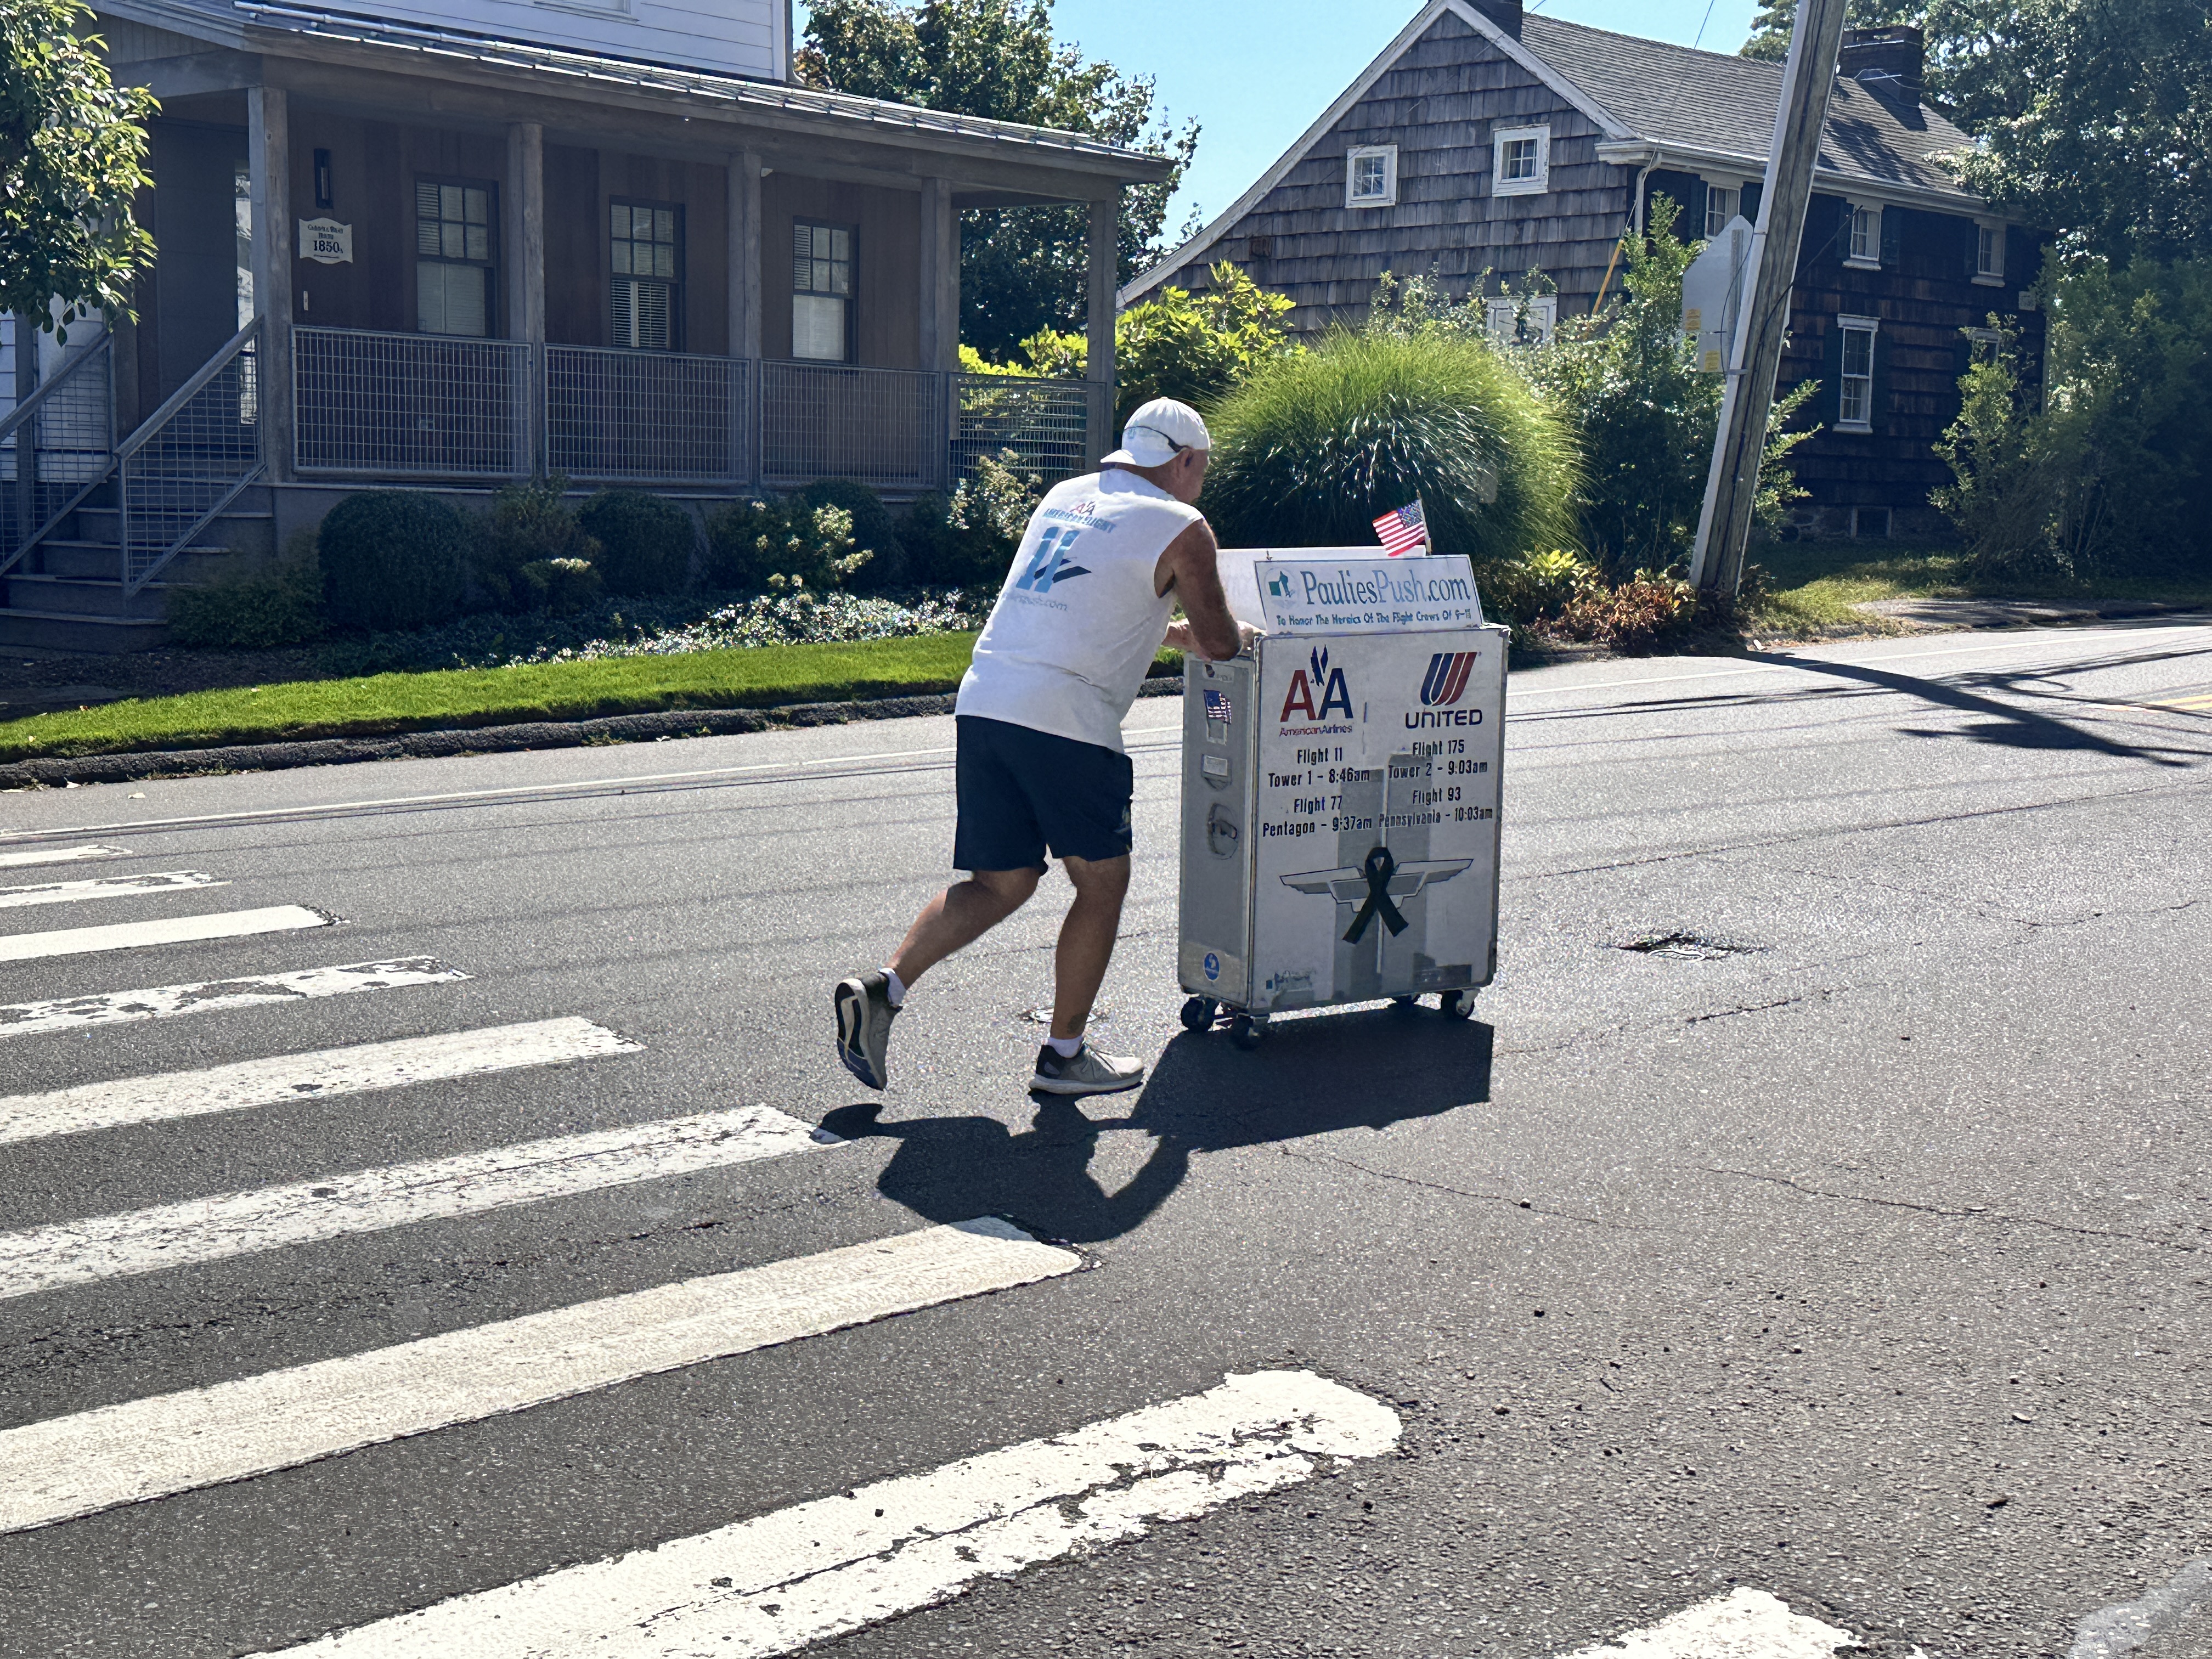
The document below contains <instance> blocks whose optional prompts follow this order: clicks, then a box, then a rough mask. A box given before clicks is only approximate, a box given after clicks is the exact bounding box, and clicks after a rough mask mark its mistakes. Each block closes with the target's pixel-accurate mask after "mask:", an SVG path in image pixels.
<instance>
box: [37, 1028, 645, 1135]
mask: <svg viewBox="0 0 2212 1659" xmlns="http://www.w3.org/2000/svg"><path fill="white" fill-rule="evenodd" d="M642 1046H643V1045H641V1044H640V1043H636V1042H631V1041H630V1040H629V1038H628V1037H625V1036H618V1035H617V1033H615V1032H613V1031H610V1030H607V1029H606V1028H605V1026H603V1025H595V1024H592V1022H591V1021H590V1020H588V1019H542V1020H533V1021H532V1022H530V1023H528V1024H521V1025H495V1026H490V1027H488V1028H486V1029H484V1030H475V1031H453V1032H450V1033H447V1034H445V1035H441V1036H427V1037H402V1038H399V1039H398V1040H397V1041H394V1042H367V1043H362V1044H360V1045H358V1046H356V1047H354V1048H323V1049H319V1050H317V1051H315V1052H313V1053H310V1054H283V1055H280V1056H278V1057H277V1058H276V1059H273V1060H241V1061H239V1062H237V1063H235V1064H234V1065H229V1066H210V1067H208V1068H207V1069H206V1070H204V1071H197V1072H170V1073H163V1074H162V1075H161V1076H159V1077H137V1078H125V1079H120V1080H118V1081H117V1082H113V1083H88V1084H84V1085H80V1086H78V1087H76V1088H74V1089H57V1090H54V1091H51V1092H50V1093H46V1094H40V1095H17V1096H15V1097H13V1098H9V1099H0V1145H5V1144H6V1143H8V1142H9V1141H15V1140H37V1139H41V1138H42V1137H45V1136H47V1135H74V1134H85V1133H90V1132H92V1131H94V1130H98V1129H113V1128H119V1127H122V1126H123V1125H125V1124H127V1123H151V1122H156V1121H163V1120H167V1119H169V1118H179V1117H201V1116H204V1115H207V1114H209V1113H211V1112H234V1111H241V1110H244V1109H246V1108H249V1107H254V1106H275V1105H279V1104H282V1103H284V1102H287V1101H300V1100H327V1099H329V1098H331V1097H333V1096H337V1095H354V1094H363V1093H368V1092H369V1091H374V1090H379V1089H404V1088H412V1087H416V1086H419V1085H422V1084H426V1083H443V1082H452V1081H454V1080H457V1079H461V1078H466V1077H483V1076H486V1075H488V1074H489V1073H495V1072H511V1071H520V1070H525V1069H528V1068H531V1067H534V1066H557V1065H562V1064H564V1063H567V1062H569V1061H574V1060H596V1059H598V1058H599V1057H601V1056H602V1055H606V1054H635V1053H636V1052H637V1051H638V1050H639V1048H641V1047H642Z"/></svg>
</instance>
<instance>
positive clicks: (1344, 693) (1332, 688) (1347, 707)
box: [1281, 648, 1352, 724]
mask: <svg viewBox="0 0 2212 1659" xmlns="http://www.w3.org/2000/svg"><path fill="white" fill-rule="evenodd" d="M1306 660H1307V662H1308V664H1309V665H1310V666H1311V667H1312V669H1313V672H1312V674H1311V675H1310V676H1309V675H1308V674H1307V672H1306V671H1305V670H1304V669H1303V668H1300V669H1297V670H1294V671H1292V673H1291V689H1290V691H1289V693H1288V694H1287V695H1286V696H1285V697H1284V698H1283V713H1282V716H1281V718H1282V720H1284V722H1285V723H1286V724H1287V723H1288V721H1289V720H1290V718H1291V715H1292V714H1299V715H1300V716H1301V717H1302V718H1304V719H1305V720H1327V719H1328V711H1329V710H1330V709H1332V708H1334V709H1339V710H1341V711H1342V713H1343V714H1344V718H1345V719H1346V720H1350V719H1351V718H1352V688H1351V687H1350V686H1348V685H1346V684H1345V683H1344V671H1343V670H1342V669H1341V668H1331V667H1330V666H1329V665H1328V650H1327V649H1326V648H1323V649H1322V650H1318V651H1316V652H1314V653H1312V654H1311V655H1310V657H1308V658H1307V659H1306ZM1316 692H1318V693H1319V694H1320V696H1321V706H1320V707H1319V708H1316V707H1315V706H1314V696H1315V694H1316Z"/></svg>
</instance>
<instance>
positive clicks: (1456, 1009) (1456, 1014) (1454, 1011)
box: [1437, 991, 1474, 1019]
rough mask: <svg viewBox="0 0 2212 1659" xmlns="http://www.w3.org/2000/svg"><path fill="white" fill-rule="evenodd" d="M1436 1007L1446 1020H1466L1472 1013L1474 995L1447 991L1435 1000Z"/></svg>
mask: <svg viewBox="0 0 2212 1659" xmlns="http://www.w3.org/2000/svg"><path fill="white" fill-rule="evenodd" d="M1437 1008H1438V1009H1440V1010H1441V1011H1442V1012H1443V1017H1444V1018H1446V1019H1467V1018H1471V1017H1472V1016H1473V1014H1474V992H1472V991H1447V992H1445V993H1444V994H1443V995H1442V996H1440V997H1438V998H1437Z"/></svg>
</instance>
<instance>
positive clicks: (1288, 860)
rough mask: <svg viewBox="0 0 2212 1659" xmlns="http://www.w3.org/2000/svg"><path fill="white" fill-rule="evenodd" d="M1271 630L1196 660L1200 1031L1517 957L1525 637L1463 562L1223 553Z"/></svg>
mask: <svg viewBox="0 0 2212 1659" xmlns="http://www.w3.org/2000/svg"><path fill="white" fill-rule="evenodd" d="M1221 561H1222V575H1223V581H1224V586H1225V587H1226V588H1227V589H1228V592H1229V598H1230V606H1231V610H1233V611H1235V612H1236V613H1237V617H1238V618H1239V620H1241V621H1245V622H1249V623H1254V624H1255V625H1256V626H1258V627H1260V628H1262V629H1265V630H1266V637H1265V638H1263V639H1261V641H1258V642H1257V643H1256V644H1255V646H1254V647H1252V648H1251V649H1250V650H1249V651H1248V652H1246V653H1243V654H1242V655H1240V656H1238V657H1237V659H1235V660H1233V661H1231V662H1225V663H1209V662H1205V661H1202V660H1200V659H1198V658H1196V657H1192V658H1189V659H1187V660H1186V664H1185V668H1184V679H1183V744H1182V753H1183V772H1182V899H1181V907H1180V937H1179V942H1178V949H1177V958H1176V959H1177V968H1178V970H1179V974H1180V977H1181V981H1182V988H1183V989H1184V990H1185V991H1187V992H1188V993H1189V994H1190V1000H1189V1001H1188V1002H1187V1003H1185V1004H1184V1005H1183V1010H1182V1021H1183V1024H1184V1025H1185V1026H1186V1027H1188V1029H1190V1030H1194V1031H1203V1030H1209V1029H1211V1028H1212V1026H1213V1025H1214V1024H1216V1023H1218V1022H1219V1021H1222V1020H1224V1019H1225V1020H1226V1021H1227V1023H1228V1024H1229V1028H1230V1031H1231V1036H1233V1037H1234V1039H1235V1040H1236V1042H1237V1044H1238V1045H1239V1046H1240V1047H1244V1048H1250V1047H1252V1046H1254V1045H1255V1044H1256V1043H1257V1042H1259V1040H1260V1037H1261V1035H1262V1034H1263V1033H1264V1032H1265V1030H1266V1029H1267V1021H1268V1020H1269V1019H1270V1018H1272V1017H1273V1016H1274V1015H1276V1014H1279V1013H1284V1012H1289V1011H1291V1010H1292V1009H1306V1008H1329V1007H1338V1006H1344V1005H1346V1004H1350V1003H1359V1002H1373V1001H1377V1000H1383V999H1384V998H1389V999H1390V1000H1395V1001H1396V1002H1399V1003H1400V1004H1401V1005H1403V1004H1411V1003H1412V1002H1413V1001H1414V1000H1416V999H1418V998H1419V997H1422V996H1425V995H1434V996H1435V997H1436V998H1437V1001H1438V1004H1439V1006H1441V1007H1442V1009H1443V1012H1444V1013H1445V1014H1447V1015H1449V1016H1454V1017H1456V1018H1466V1017H1467V1016H1468V1013H1470V1012H1472V1010H1473V1004H1474V994H1475V991H1476V990H1477V989H1478V988H1479V987H1481V986H1484V985H1487V984H1488V983H1490V981H1491V980H1492V977H1493V976H1494V975H1495V974H1496V972H1497V963H1498V786H1499V781H1500V778H1499V773H1500V769H1501V766H1502V764H1503V762H1504V730H1503V728H1504V714H1505V650H1506V638H1507V630H1506V629H1504V628H1502V627H1498V626H1494V625H1492V624H1489V623H1485V621H1484V620H1483V617H1482V606H1481V600H1480V596H1479V594H1478V593H1477V592H1476V590H1475V584H1474V573H1473V571H1472V570H1471V568H1469V565H1468V561H1467V559H1466V558H1465V557H1464V556H1450V555H1446V556H1415V557H1410V558H1395V559H1394V558H1389V557H1385V556H1382V555H1381V554H1380V552H1379V551H1378V550H1376V549H1374V548H1362V549H1356V550H1316V549H1301V550H1295V551H1289V550H1285V551H1278V552H1249V551H1230V550H1225V551H1224V552H1223V554H1222V556H1221Z"/></svg>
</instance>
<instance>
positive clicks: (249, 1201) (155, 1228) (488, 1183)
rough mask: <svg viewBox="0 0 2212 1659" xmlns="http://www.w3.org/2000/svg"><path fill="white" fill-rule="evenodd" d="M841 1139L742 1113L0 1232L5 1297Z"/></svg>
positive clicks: (759, 1113) (597, 1132)
mask: <svg viewBox="0 0 2212 1659" xmlns="http://www.w3.org/2000/svg"><path fill="white" fill-rule="evenodd" d="M844 1144H845V1143H844V1142H842V1141H841V1140H839V1139H837V1138H836V1136H835V1135H829V1134H825V1133H823V1132H822V1131H820V1130H818V1129H811V1128H809V1127H807V1126H806V1125H805V1124H804V1123H801V1122H800V1121H799V1120H798V1119H797V1118H793V1117H786V1116H785V1115H783V1114H782V1113H781V1112H778V1111H772V1110H770V1109H769V1108H767V1107H765V1106H742V1107H739V1108H738V1109H735V1110H733V1111H726V1112H701V1113H697V1114H696V1115H692V1116H690V1117H676V1118H663V1119H660V1120H659V1121H655V1122H649V1123H639V1124H633V1125H629V1126H627V1127H623V1128H619V1129H594V1130H592V1131H590V1132H589V1133H585V1134H576V1135H562V1136H561V1137H559V1138H558V1139H552V1140H533V1141H528V1142H525V1143H523V1144H522V1145H520V1146H501V1147H496V1148H495V1149H493V1150H492V1151H490V1152H471V1153H468V1154H466V1155H465V1156H463V1157H459V1158H432V1159H429V1160H428V1161H426V1162H423V1163H419V1164H386V1165H385V1166H383V1167H382V1168H380V1169H374V1170H356V1171H354V1172H352V1173H350V1174H348V1175H339V1176H327V1177H325V1178H324V1179H321V1180H318V1181H295V1182H286V1183H285V1184H283V1185H282V1186H276V1187H258V1188H252V1189H251V1190H248V1191H246V1192H237V1193H222V1194H218V1195H216V1196H215V1197H213V1198H196V1199H191V1200H186V1201H185V1202H184V1203H181V1204H164V1205H160V1206H156V1207H155V1208H153V1209H148V1210H133V1211H129V1212H125V1213H123V1214H119V1215H105V1216H91V1217H88V1218H84V1219H82V1220H77V1221H63V1222H57V1223H55V1224H54V1225H52V1226H47V1227H33V1228H31V1229H28V1230H27V1231H22V1232H14V1233H0V1300H5V1299H8V1298H9V1297H19V1296H33V1295H35V1294H37V1293H38V1292H40V1291H52V1290H58V1289H60V1288H61V1287H63V1286H64V1285H86V1284H90V1283H92V1282H94V1280H97V1279H121V1278H128V1277H130V1276H131V1275H132V1274H136V1273H158V1272H160V1271H161V1270H162V1269H164V1268H167V1267H186V1266H196V1265H197V1264H200V1263H203V1262H208V1261H222V1260H223V1259H224V1258H225V1257H228V1256H235V1255H254V1254H258V1252H260V1251H264V1250H274V1249H283V1248H284V1247H286V1246H288V1245H294V1244H312V1243H320V1242H321V1241H323V1240H325V1239H331V1238H341V1237H345V1236H346V1235H348V1234H349V1233H366V1232H377V1231H382V1230H383V1229H385V1228H387V1227H404V1226H406V1225H410V1224H411V1223H414V1222H417V1221H437V1220H444V1219H447V1218H452V1217H454V1216H462V1215H479V1214H482V1213H483V1212H485V1211H488V1210H501V1209H506V1208H507V1207H509V1206H513V1205H516V1204H529V1203H534V1202H536V1201H538V1200H543V1199H550V1198H566V1197H570V1196H572V1195H574V1194H578V1193H588V1192H595V1191H598V1190H599V1189H601V1188H607V1187H622V1186H629V1185H631V1184H634V1183H635V1182H641V1181H653V1180H657V1179H659V1178H660V1177H661V1176H676V1175H690V1174H694V1173H696V1172H697V1171H700V1170H715V1169H723V1168H726V1167H727V1166H729V1165H732V1164H748V1163H750V1162H752V1161H753V1160H755V1159H757V1158H777V1157H781V1156H782V1155H783V1154H784V1153H787V1152H805V1151H808V1150H810V1149H813V1148H818V1147H822V1146H842V1145H844Z"/></svg>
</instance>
